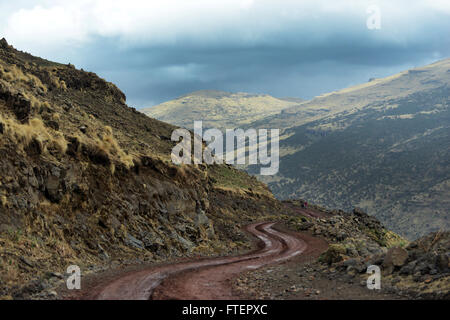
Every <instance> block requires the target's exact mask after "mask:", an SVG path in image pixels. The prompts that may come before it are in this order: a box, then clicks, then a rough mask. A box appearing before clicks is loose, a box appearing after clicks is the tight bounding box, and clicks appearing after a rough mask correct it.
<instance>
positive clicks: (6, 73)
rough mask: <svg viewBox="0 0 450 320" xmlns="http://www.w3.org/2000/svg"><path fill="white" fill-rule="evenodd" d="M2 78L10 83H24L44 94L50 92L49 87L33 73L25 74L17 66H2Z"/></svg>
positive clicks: (0, 71) (0, 74)
mask: <svg viewBox="0 0 450 320" xmlns="http://www.w3.org/2000/svg"><path fill="white" fill-rule="evenodd" d="M0 76H1V77H2V78H3V79H5V80H6V81H8V82H22V83H25V84H28V85H29V86H31V87H36V88H40V89H41V90H43V91H44V92H47V91H48V89H47V87H46V86H45V85H44V84H43V83H42V81H41V80H40V79H39V78H38V77H36V76H35V75H33V74H31V73H24V72H23V71H22V69H21V68H19V67H17V66H15V65H13V66H11V67H5V66H4V65H0Z"/></svg>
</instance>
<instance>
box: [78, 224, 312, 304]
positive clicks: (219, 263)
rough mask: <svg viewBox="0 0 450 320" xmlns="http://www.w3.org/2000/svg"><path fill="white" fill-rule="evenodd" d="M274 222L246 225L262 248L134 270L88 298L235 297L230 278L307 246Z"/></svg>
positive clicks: (279, 260)
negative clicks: (232, 254)
mask: <svg viewBox="0 0 450 320" xmlns="http://www.w3.org/2000/svg"><path fill="white" fill-rule="evenodd" d="M274 224H275V223H273V222H264V223H255V224H252V225H249V226H247V227H246V230H247V231H248V232H249V233H251V234H252V235H254V236H255V237H257V238H258V239H259V242H260V249H258V250H256V251H254V252H251V253H249V254H245V255H241V256H234V257H221V258H213V259H206V260H200V261H191V262H181V263H176V264H172V265H166V266H160V267H154V268H150V269H146V270H142V271H138V272H134V273H131V274H127V275H125V276H123V277H119V278H117V279H115V280H114V281H112V282H110V283H108V284H106V285H102V286H98V287H97V288H94V289H93V290H91V292H90V294H89V296H87V297H85V298H87V299H97V300H149V299H207V300H211V299H232V298H233V294H232V292H231V285H230V281H229V280H231V279H232V278H233V277H234V276H236V275H237V274H239V273H240V272H243V271H248V270H252V269H257V268H260V267H263V266H266V265H269V264H276V263H280V262H282V261H285V260H288V259H291V258H293V257H295V256H297V255H300V254H301V253H302V252H304V251H305V250H306V248H307V245H306V243H305V242H304V241H303V240H301V239H300V238H297V237H295V236H293V235H291V234H286V233H282V232H280V231H277V230H275V229H273V228H272V227H273V225H274Z"/></svg>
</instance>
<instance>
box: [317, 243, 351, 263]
mask: <svg viewBox="0 0 450 320" xmlns="http://www.w3.org/2000/svg"><path fill="white" fill-rule="evenodd" d="M345 252H346V250H345V247H343V246H341V245H338V244H331V245H330V246H329V248H328V250H327V251H325V252H324V253H322V255H321V256H320V258H319V261H320V262H323V263H327V264H328V265H331V264H333V263H337V262H341V261H342V260H343V256H344V254H345Z"/></svg>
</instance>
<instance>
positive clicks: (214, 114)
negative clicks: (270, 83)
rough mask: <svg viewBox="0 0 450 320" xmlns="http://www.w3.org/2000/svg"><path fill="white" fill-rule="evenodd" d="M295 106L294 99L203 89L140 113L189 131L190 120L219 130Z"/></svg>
mask: <svg viewBox="0 0 450 320" xmlns="http://www.w3.org/2000/svg"><path fill="white" fill-rule="evenodd" d="M299 103H300V100H299V99H295V98H282V99H278V98H274V97H271V96H269V95H257V94H248V93H229V92H223V91H214V90H203V91H196V92H192V93H190V94H188V95H185V96H182V97H180V98H178V99H175V100H172V101H168V102H165V103H163V104H160V105H158V106H154V107H151V108H146V109H142V110H141V111H142V112H144V113H145V114H146V115H148V116H150V117H152V118H156V119H159V120H161V121H166V122H169V123H172V124H174V125H177V126H181V127H185V128H193V126H194V121H200V120H201V121H203V125H204V127H205V128H218V129H221V130H223V129H233V128H241V127H243V126H245V125H249V124H251V123H253V122H254V121H257V120H260V119H263V118H265V117H267V116H271V115H274V114H277V113H279V112H280V111H281V110H283V109H286V108H289V107H293V106H295V105H297V104H299Z"/></svg>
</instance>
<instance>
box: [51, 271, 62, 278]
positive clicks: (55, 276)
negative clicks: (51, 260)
mask: <svg viewBox="0 0 450 320" xmlns="http://www.w3.org/2000/svg"><path fill="white" fill-rule="evenodd" d="M50 275H51V276H52V277H54V278H58V279H64V276H63V275H62V274H61V273H59V272H52V273H51V274H50Z"/></svg>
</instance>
